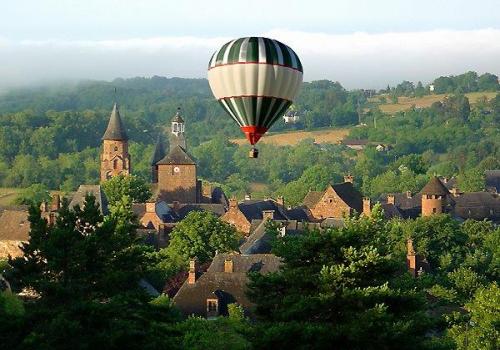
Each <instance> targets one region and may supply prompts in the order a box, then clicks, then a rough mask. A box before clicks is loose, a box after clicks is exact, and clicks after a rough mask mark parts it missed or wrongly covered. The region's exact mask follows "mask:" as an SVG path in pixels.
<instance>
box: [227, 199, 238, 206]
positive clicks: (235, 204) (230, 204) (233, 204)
mask: <svg viewBox="0 0 500 350" xmlns="http://www.w3.org/2000/svg"><path fill="white" fill-rule="evenodd" d="M237 207H238V200H237V199H236V198H234V197H232V198H230V199H229V209H233V208H237Z"/></svg>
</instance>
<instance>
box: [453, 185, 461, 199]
mask: <svg viewBox="0 0 500 350" xmlns="http://www.w3.org/2000/svg"><path fill="white" fill-rule="evenodd" d="M450 193H451V194H452V195H453V197H458V196H460V195H461V194H462V192H460V190H459V189H458V188H456V187H453V188H452V189H451V190H450Z"/></svg>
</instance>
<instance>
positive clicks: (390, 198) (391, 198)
mask: <svg viewBox="0 0 500 350" xmlns="http://www.w3.org/2000/svg"><path fill="white" fill-rule="evenodd" d="M387 204H393V205H395V204H396V200H395V198H394V195H393V194H388V195H387Z"/></svg>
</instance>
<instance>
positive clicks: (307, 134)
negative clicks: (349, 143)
mask: <svg viewBox="0 0 500 350" xmlns="http://www.w3.org/2000/svg"><path fill="white" fill-rule="evenodd" d="M348 134H349V129H325V130H318V131H290V132H285V133H269V134H266V135H265V136H263V137H262V139H260V141H259V143H267V144H275V145H278V146H287V145H295V144H297V143H299V142H300V141H302V140H304V139H314V141H316V142H317V143H337V142H338V141H340V140H342V139H343V138H344V137H346V136H347V135H348ZM231 142H233V143H236V144H238V145H246V144H247V142H248V141H247V140H246V139H244V138H240V139H233V140H231Z"/></svg>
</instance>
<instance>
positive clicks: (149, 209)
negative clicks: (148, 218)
mask: <svg viewBox="0 0 500 350" xmlns="http://www.w3.org/2000/svg"><path fill="white" fill-rule="evenodd" d="M155 211H156V203H155V202H146V213H154V212H155Z"/></svg>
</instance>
